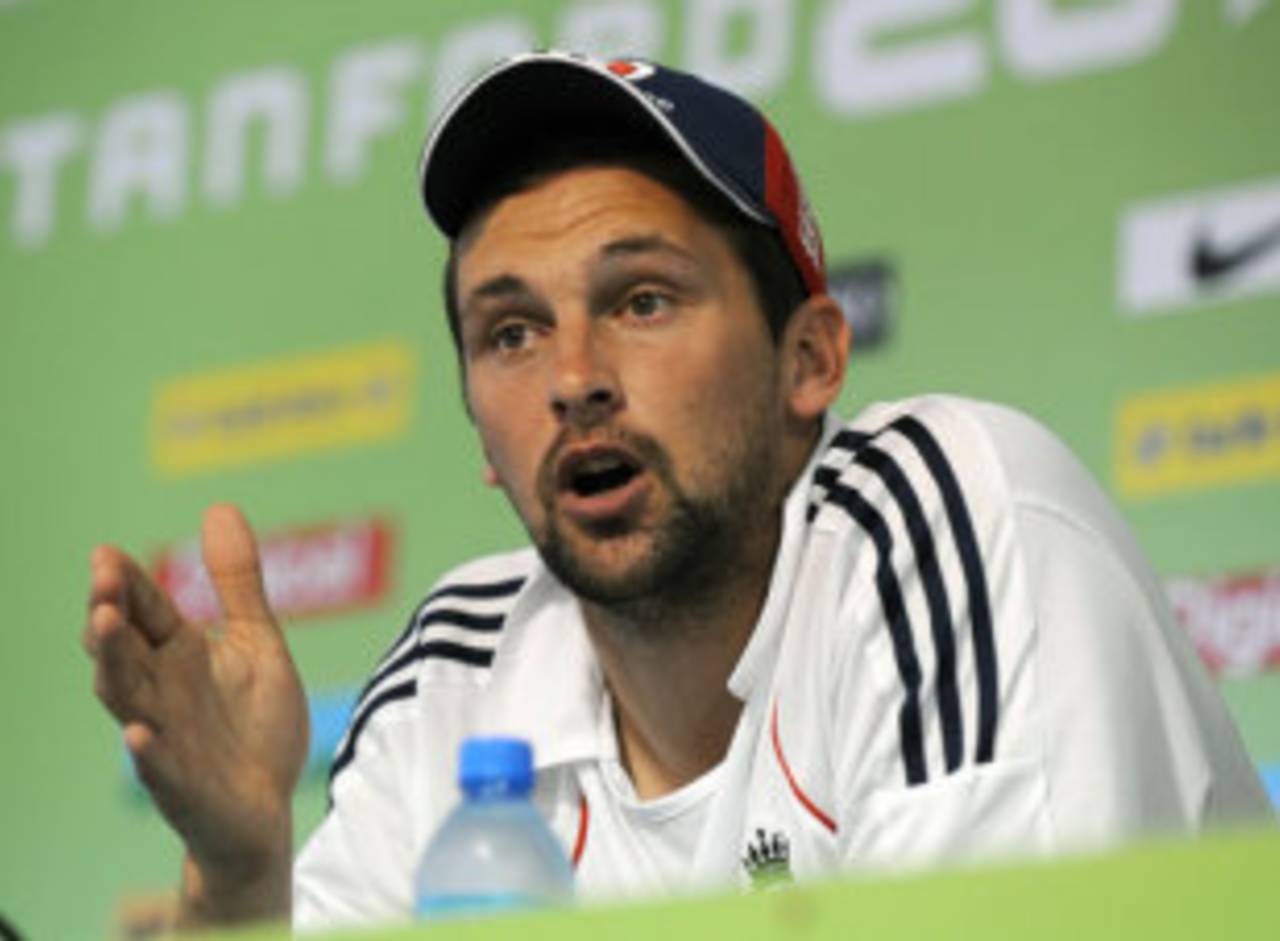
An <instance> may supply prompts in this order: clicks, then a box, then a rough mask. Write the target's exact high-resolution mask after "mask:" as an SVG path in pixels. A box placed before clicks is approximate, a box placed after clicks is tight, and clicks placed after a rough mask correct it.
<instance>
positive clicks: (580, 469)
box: [561, 449, 640, 497]
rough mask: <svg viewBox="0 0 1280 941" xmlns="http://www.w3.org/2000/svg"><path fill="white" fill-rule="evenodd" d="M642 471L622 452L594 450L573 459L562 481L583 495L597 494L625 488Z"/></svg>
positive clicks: (566, 464) (569, 461)
mask: <svg viewBox="0 0 1280 941" xmlns="http://www.w3.org/2000/svg"><path fill="white" fill-rule="evenodd" d="M639 473H640V467H639V466H638V464H637V463H636V462H635V461H634V460H633V459H632V458H631V457H630V456H629V455H627V454H624V453H622V452H620V451H616V450H612V449H608V450H593V451H590V452H586V453H584V454H580V455H576V456H574V457H571V458H569V459H568V460H567V461H566V462H565V464H564V467H563V469H562V471H561V484H562V486H564V487H565V488H566V489H568V490H570V491H572V492H573V493H574V494H575V495H577V496H579V497H594V496H598V495H600V494H603V493H607V492H609V491H610V490H616V489H618V488H620V487H625V486H626V485H627V484H629V483H630V482H631V481H632V480H633V479H635V477H636V475H637V474H639Z"/></svg>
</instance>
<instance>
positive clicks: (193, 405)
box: [150, 341, 415, 476]
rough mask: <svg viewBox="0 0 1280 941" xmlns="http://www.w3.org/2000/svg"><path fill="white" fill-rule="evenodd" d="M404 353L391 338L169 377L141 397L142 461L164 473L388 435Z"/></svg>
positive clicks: (405, 393)
mask: <svg viewBox="0 0 1280 941" xmlns="http://www.w3.org/2000/svg"><path fill="white" fill-rule="evenodd" d="M414 366H415V362H414V354H413V352H412V349H411V348H410V347H409V345H408V344H405V343H400V342H397V341H387V342H381V343H372V344H364V345H360V346H352V347H348V348H345V349H340V350H336V351H332V352H326V353H319V354H309V355H304V356H290V357H286V358H281V359H276V360H268V361H266V362H260V363H253V364H251V365H246V366H236V367H231V368H227V369H220V370H216V371H212V372H207V373H201V374H198V375H193V376H183V377H180V378H177V379H172V380H170V381H168V382H165V383H164V384H162V385H160V386H159V387H157V389H156V390H155V393H154V395H153V397H152V402H151V422H150V424H151V427H150V456H151V464H152V466H153V467H154V468H155V469H156V471H158V472H159V473H161V474H163V475H166V476H175V475H181V474H192V473H197V472H200V471H210V470H217V469H223V468H227V467H233V466H243V465H246V464H254V463H258V462H261V461H268V460H278V459H280V458H284V457H290V456H293V455H298V454H305V453H311V452H315V451H320V450H326V449H331V448H337V447H345V446H351V445H356V444H368V443H372V442H376V441H386V440H390V439H393V438H398V437H400V436H401V435H403V434H404V433H405V431H406V430H407V428H408V426H409V419H410V416H411V412H412V405H413V397H414V388H413V380H414V373H415V369H414Z"/></svg>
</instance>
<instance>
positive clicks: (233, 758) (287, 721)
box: [91, 507, 307, 869]
mask: <svg viewBox="0 0 1280 941" xmlns="http://www.w3.org/2000/svg"><path fill="white" fill-rule="evenodd" d="M203 536H204V539H203V543H204V556H205V564H206V567H207V568H208V569H209V574H210V577H211V579H212V581H213V584H214V588H215V589H216V591H217V593H218V596H219V599H220V600H221V602H222V605H223V608H224V610H225V612H226V614H227V621H226V623H225V624H224V625H223V626H222V628H221V629H219V630H215V631H207V630H205V629H202V628H198V627H195V626H193V625H190V624H187V623H185V622H183V621H182V620H181V618H180V617H179V616H178V615H177V613H176V611H175V610H174V609H173V606H172V604H171V603H170V602H169V600H168V598H166V597H165V596H164V595H163V594H162V593H161V592H160V591H159V590H158V589H157V588H156V587H155V586H154V584H152V583H151V581H150V579H149V578H147V576H146V575H145V573H143V572H142V571H141V570H140V569H138V568H137V566H136V565H134V564H133V563H132V561H131V560H129V559H128V558H127V557H125V556H123V554H122V553H118V551H116V550H107V551H105V552H104V553H103V555H102V556H100V557H99V556H96V557H95V560H96V561H95V588H94V593H95V599H97V598H98V596H99V595H102V596H104V598H105V600H102V601H101V602H99V603H97V604H95V610H94V613H93V614H91V631H92V630H94V629H95V628H96V629H97V631H98V635H99V636H98V640H97V644H98V649H97V650H96V651H95V655H96V656H97V657H98V659H99V677H98V684H99V695H100V696H102V698H103V701H104V702H105V703H106V704H107V706H108V708H110V709H111V711H112V712H113V713H115V715H116V717H117V718H118V719H119V720H120V721H121V724H122V725H123V726H124V734H125V741H126V743H127V744H128V746H129V749H130V751H131V752H132V754H133V755H134V759H135V763H136V766H137V769H138V773H139V776H140V777H141V778H142V780H143V782H144V783H145V784H146V786H147V788H148V789H149V790H150V791H151V794H152V796H153V797H154V798H155V801H156V804H157V805H158V806H159V808H160V810H161V812H162V813H163V814H164V815H165V817H166V818H167V819H168V820H169V822H170V823H171V824H172V825H173V826H174V828H175V829H176V830H177V831H178V832H179V833H180V834H181V835H182V837H183V838H184V840H185V842H186V844H187V847H188V850H189V852H190V853H191V855H192V857H193V858H194V859H196V860H198V861H200V862H202V863H209V864H214V865H217V866H222V867H225V868H229V869H232V868H236V867H244V866H248V867H252V866H253V865H255V861H256V860H260V859H268V858H270V857H272V856H273V854H275V855H278V853H279V851H280V849H281V843H282V842H285V843H287V840H288V832H289V801H290V796H291V794H292V792H293V788H294V786H295V784H296V783H297V780H298V776H299V774H300V773H301V769H302V764H303V761H304V759H305V757H306V749H307V716H306V703H305V698H304V696H303V692H302V685H301V682H300V681H299V679H298V674H297V670H296V669H295V667H294V664H293V661H292V660H291V658H290V657H289V652H288V649H287V647H286V646H285V643H284V639H283V637H282V635H281V633H280V631H279V628H278V627H277V626H276V624H275V621H274V619H273V617H272V615H271V612H270V610H269V609H268V607H267V603H266V599H265V596H264V595H263V592H262V581H261V570H260V565H259V561H258V555H257V547H256V545H255V543H254V539H253V535H252V532H251V531H250V530H249V528H248V525H247V523H245V521H244V519H243V518H242V517H241V516H240V514H239V513H238V511H235V510H234V509H233V508H230V507H214V508H212V509H211V510H210V511H209V513H208V514H207V515H206V518H205V527H204V533H203ZM113 553H114V554H113ZM100 563H101V564H100ZM100 569H101V572H100ZM103 573H105V574H103ZM99 581H101V582H102V587H101V588H100V586H99ZM116 582H119V584H118V586H117V585H116V584H115V583H116ZM112 587H116V588H118V590H116V591H111V590H110V589H111V588H112ZM98 607H102V608H104V609H107V610H106V613H104V614H102V615H101V616H99V614H98V612H97V608H98ZM113 614H115V615H116V619H117V620H119V621H120V622H121V623H120V624H119V625H116V624H114V623H113V622H112V615H113ZM98 621H101V622H102V625H98V624H97V623H96V622H98ZM92 649H94V648H93V647H92V646H91V650H92Z"/></svg>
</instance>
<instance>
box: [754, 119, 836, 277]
mask: <svg viewBox="0 0 1280 941" xmlns="http://www.w3.org/2000/svg"><path fill="white" fill-rule="evenodd" d="M761 120H762V121H763V120H764V119H763V118H762V119H761ZM764 201H765V205H766V206H768V207H769V211H770V212H771V213H773V217H774V219H776V220H777V222H778V230H779V231H780V232H781V233H782V239H783V241H784V242H786V244H787V249H788V250H789V251H790V252H791V258H792V260H793V261H795V263H796V267H798V268H799V269H800V275H801V277H802V278H803V279H804V284H805V287H806V288H808V289H809V293H810V294H825V293H826V290H827V273H826V262H825V260H824V259H823V255H822V236H821V234H819V232H818V223H817V220H816V219H814V217H813V213H812V211H811V210H810V209H809V203H808V201H807V200H806V199H805V198H804V193H803V192H802V191H801V189H800V179H799V178H798V177H797V176H796V170H795V167H794V166H793V165H792V163H791V158H790V157H789V156H787V148H786V147H785V146H783V143H782V138H781V137H779V136H778V132H777V131H775V130H774V129H773V125H772V124H770V123H769V122H768V121H764Z"/></svg>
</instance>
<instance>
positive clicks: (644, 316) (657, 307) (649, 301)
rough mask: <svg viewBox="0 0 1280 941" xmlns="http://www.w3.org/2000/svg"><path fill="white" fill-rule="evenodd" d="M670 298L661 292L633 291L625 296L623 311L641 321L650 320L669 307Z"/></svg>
mask: <svg viewBox="0 0 1280 941" xmlns="http://www.w3.org/2000/svg"><path fill="white" fill-rule="evenodd" d="M671 303H672V301H671V298H670V297H669V296H668V295H666V294H663V293H662V292H661V291H653V290H642V291H633V292H632V293H631V294H629V295H627V299H626V302H625V303H624V304H623V310H624V311H625V312H626V313H628V314H630V315H632V316H633V317H637V318H639V319H641V320H652V319H653V318H654V317H657V316H659V315H661V314H663V313H665V312H666V311H667V310H669V309H670V307H671Z"/></svg>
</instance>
